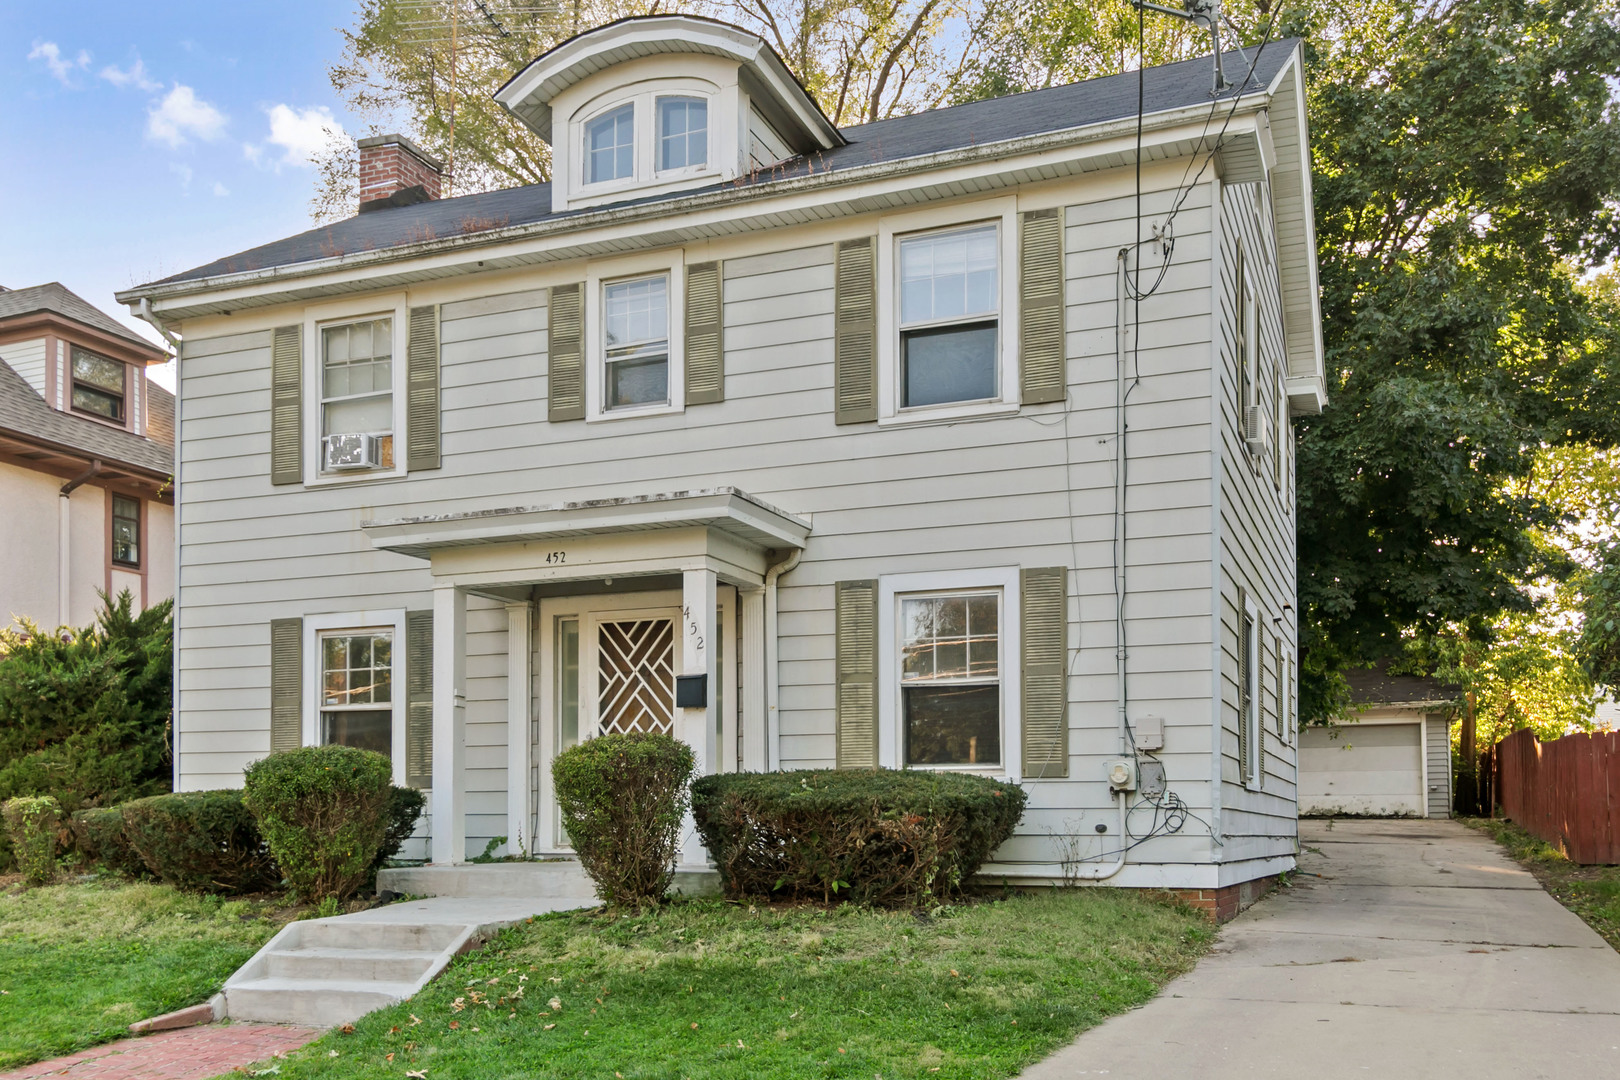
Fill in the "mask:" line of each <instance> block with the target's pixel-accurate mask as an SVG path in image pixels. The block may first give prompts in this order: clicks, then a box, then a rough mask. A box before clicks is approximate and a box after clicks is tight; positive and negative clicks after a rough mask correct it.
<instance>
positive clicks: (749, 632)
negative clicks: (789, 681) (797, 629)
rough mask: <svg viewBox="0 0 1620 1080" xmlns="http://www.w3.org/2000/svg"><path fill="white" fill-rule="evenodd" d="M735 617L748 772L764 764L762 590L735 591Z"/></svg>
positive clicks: (761, 768) (740, 713)
mask: <svg viewBox="0 0 1620 1080" xmlns="http://www.w3.org/2000/svg"><path fill="white" fill-rule="evenodd" d="M737 600H738V607H739V608H740V610H739V611H738V613H737V614H738V621H739V623H741V628H742V632H741V633H740V634H739V635H738V636H739V637H740V638H741V639H742V647H741V649H740V650H738V651H739V652H740V653H741V654H742V656H741V659H742V700H741V701H739V702H738V703H737V704H738V705H740V706H741V708H739V709H738V711H737V722H738V723H739V724H741V725H742V767H743V768H744V769H746V770H747V771H749V772H764V771H765V768H766V761H765V759H766V756H767V755H766V740H765V735H766V732H765V590H764V589H758V588H755V589H739V590H738V591H737Z"/></svg>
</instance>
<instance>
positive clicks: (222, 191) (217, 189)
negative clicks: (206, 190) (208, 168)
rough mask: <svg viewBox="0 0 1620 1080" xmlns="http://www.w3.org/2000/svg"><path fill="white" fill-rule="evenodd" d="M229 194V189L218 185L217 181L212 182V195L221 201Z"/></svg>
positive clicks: (220, 184)
mask: <svg viewBox="0 0 1620 1080" xmlns="http://www.w3.org/2000/svg"><path fill="white" fill-rule="evenodd" d="M230 193H231V190H230V188H228V187H226V186H225V185H224V184H222V183H220V182H219V181H218V180H215V181H214V194H215V196H217V197H218V198H221V199H223V198H224V197H225V196H227V195H229V194H230Z"/></svg>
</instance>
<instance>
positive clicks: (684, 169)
mask: <svg viewBox="0 0 1620 1080" xmlns="http://www.w3.org/2000/svg"><path fill="white" fill-rule="evenodd" d="M665 100H676V101H702V102H703V103H704V106H705V109H704V113H703V123H704V128H703V158H704V161H703V164H701V165H682V166H681V167H680V168H678V169H661V168H659V167H658V162H659V159H660V158H661V157H662V154H661V151H662V149H663V142H664V138H663V133H662V132H663V126H662V125H661V124H660V123H659V122H658V106H659V104H660V103H661V102H663V101H665ZM714 100H715V95H714V94H713V93H702V92H693V91H690V90H678V89H671V88H669V87H665V88H664V89H663V90H662V91H658V92H655V93H654V94H653V95H652V105H651V106H650V107H649V108H648V115H649V118H650V119H651V121H652V130H651V132H650V133H649V134H651V136H652V138H651V141H650V143H649V145H650V150H649V151H648V156H649V157H650V158H651V161H650V162H649V163H648V165H649V168H650V169H651V170H652V174H653V176H654V177H656V178H657V179H659V180H689V179H691V178H692V177H694V176H706V175H708V174H709V173H718V172H719V171H720V170H719V169H718V168H716V167H715V164H714V154H713V152H712V151H713V150H714V124H713V123H712V121H713V118H714V111H715V110H714Z"/></svg>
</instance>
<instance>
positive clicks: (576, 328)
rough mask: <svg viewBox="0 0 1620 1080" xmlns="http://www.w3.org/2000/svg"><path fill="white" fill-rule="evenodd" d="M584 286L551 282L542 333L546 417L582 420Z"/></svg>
mask: <svg viewBox="0 0 1620 1080" xmlns="http://www.w3.org/2000/svg"><path fill="white" fill-rule="evenodd" d="M584 299H585V297H584V287H583V286H581V285H578V284H575V285H554V286H552V289H551V301H550V307H549V333H548V334H547V335H546V369H547V378H546V383H547V391H546V393H547V412H546V415H547V417H548V418H549V419H550V420H551V421H552V422H556V421H559V420H583V419H585V311H584Z"/></svg>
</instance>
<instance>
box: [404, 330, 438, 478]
mask: <svg viewBox="0 0 1620 1080" xmlns="http://www.w3.org/2000/svg"><path fill="white" fill-rule="evenodd" d="M405 365H406V376H405V379H406V384H405V385H406V390H405V467H406V468H407V469H408V470H410V471H411V472H415V471H416V470H417V469H437V468H438V467H439V308H438V305H436V304H431V305H429V306H427V307H418V308H411V330H410V341H409V343H408V344H407V346H406V361H405Z"/></svg>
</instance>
